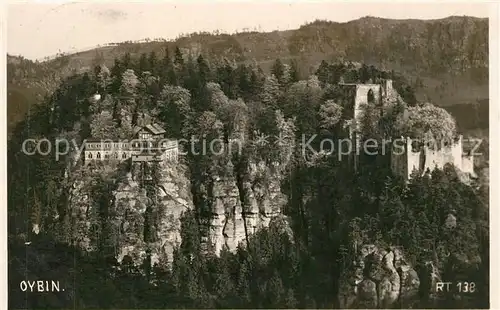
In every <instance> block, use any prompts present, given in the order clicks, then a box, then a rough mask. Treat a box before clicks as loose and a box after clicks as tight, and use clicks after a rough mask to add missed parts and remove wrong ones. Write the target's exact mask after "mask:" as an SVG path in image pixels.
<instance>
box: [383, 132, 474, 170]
mask: <svg viewBox="0 0 500 310" xmlns="http://www.w3.org/2000/svg"><path fill="white" fill-rule="evenodd" d="M401 139H403V140H404V141H405V151H404V153H403V154H399V153H398V154H396V153H395V152H394V150H393V152H391V169H392V171H393V172H394V173H395V174H397V175H400V176H403V177H406V178H407V179H409V178H410V176H411V174H412V172H413V171H414V170H417V171H421V172H422V173H425V171H427V169H429V170H430V171H433V170H434V169H435V168H438V169H443V168H444V166H445V165H446V164H453V165H454V166H455V167H456V168H458V169H459V170H460V171H462V172H466V173H470V174H473V175H474V158H473V156H472V155H464V154H463V151H462V136H460V137H459V139H458V140H457V141H455V142H454V143H453V144H451V145H449V146H442V147H441V148H440V149H434V148H430V147H428V146H425V145H424V146H421V147H417V148H415V147H414V146H415V144H417V143H416V142H417V141H416V140H412V139H411V138H401ZM412 145H413V146H412ZM396 151H399V150H396Z"/></svg>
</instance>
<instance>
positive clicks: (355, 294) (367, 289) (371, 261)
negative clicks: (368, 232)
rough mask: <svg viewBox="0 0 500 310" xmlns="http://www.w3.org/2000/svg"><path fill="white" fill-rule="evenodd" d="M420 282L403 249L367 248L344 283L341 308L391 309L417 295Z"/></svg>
mask: <svg viewBox="0 0 500 310" xmlns="http://www.w3.org/2000/svg"><path fill="white" fill-rule="evenodd" d="M419 285H420V280H419V278H418V275H417V273H416V271H415V270H413V268H412V267H411V266H409V265H408V264H407V263H406V262H405V260H404V257H403V255H402V252H401V250H400V249H398V248H396V247H389V248H379V247H377V246H375V245H373V244H366V245H363V246H362V247H361V248H360V250H359V254H358V257H357V259H356V260H355V262H354V269H353V270H349V271H348V272H347V273H346V274H345V276H344V278H342V279H341V289H340V292H339V301H340V307H341V308H389V307H392V306H394V305H395V304H396V303H397V302H404V301H406V300H409V299H411V298H413V297H414V296H416V295H417V293H418V289H419Z"/></svg>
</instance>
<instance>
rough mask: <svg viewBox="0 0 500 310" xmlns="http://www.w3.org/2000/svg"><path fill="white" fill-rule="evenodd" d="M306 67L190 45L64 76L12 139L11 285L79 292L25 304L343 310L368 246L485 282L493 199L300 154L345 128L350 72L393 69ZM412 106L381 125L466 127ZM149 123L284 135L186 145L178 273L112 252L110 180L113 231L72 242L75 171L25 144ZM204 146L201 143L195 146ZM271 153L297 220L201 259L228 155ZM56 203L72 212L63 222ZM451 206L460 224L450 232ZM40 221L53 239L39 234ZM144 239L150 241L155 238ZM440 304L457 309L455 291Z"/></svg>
mask: <svg viewBox="0 0 500 310" xmlns="http://www.w3.org/2000/svg"><path fill="white" fill-rule="evenodd" d="M296 68H297V64H294V62H291V63H290V64H287V63H284V61H283V60H279V61H276V62H275V63H274V65H273V68H272V74H265V73H264V72H263V71H262V70H261V69H260V68H259V67H257V66H256V65H254V64H250V65H246V64H236V63H234V62H232V61H229V60H227V59H223V60H222V61H218V60H216V59H213V58H211V57H210V55H203V56H201V55H200V56H199V57H197V58H193V57H186V55H183V53H182V51H181V50H180V49H179V48H177V49H175V51H174V53H173V57H172V56H170V54H168V50H167V53H166V54H165V55H164V56H163V57H158V55H156V54H149V55H146V54H144V55H142V56H140V57H138V59H134V58H132V57H131V56H130V55H126V56H125V57H123V58H122V59H117V60H116V61H115V65H114V66H113V67H112V68H111V69H110V70H107V69H106V68H105V67H104V66H101V67H99V68H98V69H96V72H98V73H97V74H93V75H88V74H87V75H84V74H82V75H75V76H73V77H72V78H70V79H68V80H67V81H64V82H63V83H62V84H61V85H60V87H59V89H58V91H57V92H55V93H54V94H53V95H52V96H51V97H48V98H46V99H45V101H44V102H41V103H40V105H39V106H37V107H36V109H34V110H33V111H31V114H30V118H29V119H26V120H25V121H24V122H23V123H21V124H20V125H19V127H18V128H17V130H16V131H15V133H14V135H13V137H12V138H11V140H10V141H9V154H8V156H9V157H8V166H9V167H8V169H9V170H8V181H9V195H8V208H9V255H10V257H11V260H10V265H9V268H10V271H11V272H9V277H10V279H9V281H10V283H19V282H20V281H21V280H22V279H24V277H25V273H27V272H29V274H30V275H33V277H36V278H53V277H54V276H55V275H57V276H58V277H59V279H60V280H61V281H62V282H64V283H67V284H68V286H67V287H66V291H71V292H72V294H62V293H54V294H44V295H43V296H42V295H41V294H40V295H37V294H33V295H30V297H28V300H26V294H25V293H21V292H19V289H18V286H17V285H11V286H10V287H11V291H10V292H11V294H12V295H11V296H10V297H11V298H10V302H11V305H13V307H21V305H23V306H24V305H25V304H26V303H28V304H29V305H31V306H38V307H51V308H53V307H70V306H71V307H75V306H76V307H78V308H83V307H98V308H106V307H119V308H130V307H151V308H162V307H165V308H206V307H210V308H215V307H216V308H296V307H300V308H315V307H318V308H334V307H337V306H338V301H337V299H336V296H337V292H338V290H339V285H340V283H339V277H340V275H341V274H342V272H343V271H344V270H346V269H347V268H349V267H350V264H351V262H352V261H353V259H354V255H355V253H354V248H355V245H360V244H363V243H379V244H387V245H389V244H390V245H396V246H402V247H403V248H404V251H405V253H406V255H407V257H408V259H409V260H410V261H411V262H412V263H413V264H414V265H415V266H417V265H418V264H421V263H422V262H425V261H428V260H430V261H434V262H436V263H437V264H438V265H439V268H441V269H442V270H452V272H449V274H450V275H449V277H450V278H453V276H452V275H451V274H452V273H453V272H454V274H460V276H461V278H460V279H462V278H466V279H469V281H472V280H474V281H476V282H477V283H482V285H483V286H482V287H483V288H487V285H488V283H487V278H486V276H487V274H488V272H487V263H486V259H485V258H486V257H488V248H487V247H488V242H487V239H488V238H487V235H488V234H487V225H485V222H486V223H487V212H486V211H485V210H486V209H487V208H486V207H485V202H484V201H482V200H481V199H480V196H479V194H478V193H477V191H476V190H475V189H474V188H473V187H470V186H468V185H465V184H464V183H462V182H461V181H460V179H459V177H458V176H457V174H456V173H455V171H454V169H453V168H447V169H445V171H440V170H436V171H433V172H432V173H428V174H426V175H424V176H415V178H413V179H412V180H411V181H410V183H409V184H407V183H406V182H404V180H400V179H399V178H398V177H396V176H394V175H392V173H391V171H389V169H387V167H384V166H379V165H370V166H369V167H368V168H367V169H366V170H364V172H363V173H362V174H355V173H353V172H352V169H351V167H350V166H348V165H346V163H345V162H342V161H338V160H337V159H335V158H332V157H324V158H321V159H320V160H318V161H316V162H314V164H308V163H306V162H305V160H304V158H303V157H302V156H301V154H300V151H301V150H300V149H299V148H298V147H297V145H298V143H299V142H300V139H301V136H302V135H312V134H318V133H322V134H323V131H325V130H326V131H327V133H326V135H328V136H329V137H331V136H333V135H335V134H337V133H338V131H337V130H336V128H337V127H339V125H341V124H342V120H343V119H342V115H343V109H344V108H343V106H342V105H341V99H342V98H341V94H340V93H339V92H338V88H336V87H335V86H334V85H336V84H338V83H339V82H340V81H342V80H343V81H345V82H365V81H368V80H370V79H371V80H372V81H373V82H377V81H379V80H380V79H382V78H384V77H388V76H389V75H390V73H387V72H382V71H379V70H376V69H375V68H373V69H371V68H369V67H366V66H363V67H361V68H357V67H355V66H353V65H352V64H348V63H343V62H339V63H330V64H329V63H328V62H326V61H324V62H322V63H321V65H320V67H319V69H318V71H317V72H316V74H315V75H311V76H310V77H308V79H306V80H300V81H299V80H298V75H297V69H296ZM401 85H402V86H401V87H403V88H404V89H406V90H407V91H408V93H407V94H406V96H403V97H406V98H404V99H405V100H406V99H407V98H410V99H411V98H412V94H411V88H406V86H405V85H404V84H403V83H402V82H401ZM96 92H99V93H102V100H100V101H98V102H95V103H91V102H90V101H89V100H85V99H84V98H89V97H90V96H91V95H93V94H95V93H96ZM407 103H408V105H409V106H410V107H409V108H406V109H405V107H402V106H397V107H395V108H394V110H391V111H390V113H389V114H387V115H388V116H387V117H385V118H384V122H386V123H383V124H381V123H377V124H376V126H378V127H377V128H391V130H392V128H398V129H399V130H400V131H401V132H402V133H404V134H408V135H417V136H418V135H422V134H426V133H427V132H431V133H432V134H433V135H434V136H435V137H438V138H442V139H444V138H448V137H451V136H452V134H453V133H454V131H455V125H454V122H453V119H452V118H451V117H450V116H449V114H447V113H446V112H445V111H444V110H442V109H440V108H436V107H434V106H430V105H423V106H419V105H416V106H412V104H413V103H411V102H407ZM405 111H406V112H405ZM47 120H51V121H50V122H48V121H47ZM148 120H155V121H157V122H160V123H161V124H162V125H163V126H164V127H165V128H166V130H167V132H168V135H169V136H171V137H176V138H181V137H189V136H195V137H198V138H200V137H208V138H222V139H223V140H224V141H225V142H226V143H227V142H228V141H229V140H230V139H232V138H239V137H243V138H245V139H254V138H256V137H258V136H261V135H264V136H265V135H269V136H273V137H280V139H279V141H278V142H279V143H278V144H277V145H276V147H274V146H273V147H271V146H269V145H265V144H263V145H260V146H259V145H254V144H248V145H247V144H246V145H245V147H246V148H247V149H245V150H246V152H245V153H244V154H243V155H242V156H239V155H238V154H229V153H223V154H222V155H221V156H201V155H198V154H199V153H196V152H190V153H189V154H188V156H187V158H186V162H187V166H188V167H189V173H190V178H191V179H190V181H191V183H192V184H193V186H192V187H193V188H192V189H191V191H192V193H193V197H194V198H193V201H194V205H195V210H193V212H189V213H187V214H186V216H185V217H184V219H183V222H182V229H181V235H182V244H181V245H180V247H179V248H177V249H175V251H174V260H173V263H172V266H171V268H167V266H165V265H164V264H162V263H159V264H156V265H154V266H151V264H148V262H147V260H146V261H145V263H144V265H143V266H136V265H134V264H133V263H132V262H131V260H129V259H124V260H123V261H122V262H121V263H118V262H117V261H116V259H115V258H114V255H111V254H110V253H112V252H113V249H112V248H111V247H110V245H109V240H110V239H111V238H112V236H111V233H109V224H110V223H108V222H107V221H106V219H107V216H108V215H107V213H106V212H108V207H109V204H110V203H111V202H110V199H109V198H110V197H111V195H112V187H111V185H110V184H111V183H112V180H113V179H114V178H115V176H114V175H113V174H110V175H107V176H106V177H100V178H95V180H94V181H93V182H92V184H93V186H94V187H93V192H94V193H95V197H96V199H97V201H98V210H100V212H99V213H98V214H95V215H92V216H94V217H95V218H96V221H95V224H96V227H97V228H96V230H95V232H96V233H95V236H93V237H92V238H96V239H99V240H100V242H99V243H98V247H99V249H98V250H99V251H96V252H92V253H89V252H85V251H83V250H82V249H80V248H78V247H76V246H74V245H72V244H73V241H74V240H71V236H72V235H71V233H72V229H76V228H71V227H72V224H73V223H72V222H71V212H72V210H69V209H68V207H69V206H68V205H67V199H68V197H67V195H68V194H67V193H68V191H67V189H68V186H72V185H71V182H70V179H68V176H65V171H66V172H67V170H66V168H67V167H68V165H67V162H65V161H54V160H53V158H49V157H43V156H30V157H29V156H26V155H24V154H22V153H21V152H19V151H18V150H19V147H20V145H21V141H23V139H26V138H32V137H33V136H37V137H47V138H49V139H55V138H57V137H76V139H77V140H79V141H81V140H83V139H86V138H89V137H94V138H107V137H110V136H113V137H114V136H127V135H130V130H131V128H132V126H133V125H136V124H141V123H146V122H148ZM76 123H78V124H81V126H75V124H76ZM384 126H385V127H384ZM398 126H399V127H398ZM384 130H385V129H384ZM384 130H382V132H384V133H390V132H391V131H390V130H385V131H384ZM412 130H413V131H412ZM202 146H203V145H202V144H201V143H198V144H196V145H195V151H199V150H200V149H201V147H202ZM260 160H262V161H265V162H273V163H274V162H278V163H281V164H282V165H281V166H279V167H280V168H282V173H284V175H285V177H284V179H283V181H282V184H281V187H282V188H281V191H282V192H283V193H284V194H285V195H286V196H287V199H288V201H287V204H286V208H285V210H282V212H283V213H284V215H285V216H286V217H287V218H288V222H289V223H288V224H286V225H285V224H283V223H282V222H280V221H276V222H273V223H272V224H271V225H270V227H269V228H268V229H262V230H259V231H257V232H256V233H255V234H253V235H251V237H250V238H249V240H247V242H246V244H242V245H241V246H240V247H239V248H238V250H237V251H236V252H235V253H231V252H228V251H226V250H223V251H222V253H221V254H220V256H219V257H216V256H214V255H213V254H212V253H208V254H207V253H204V252H203V251H202V249H201V248H202V244H201V239H202V238H201V237H202V235H203V234H204V233H205V232H204V229H206V228H205V227H204V226H203V216H207V214H211V213H210V210H207V208H208V206H209V204H208V203H207V199H208V198H207V195H208V194H207V192H209V190H205V188H209V186H210V184H211V183H210V182H212V180H213V179H215V177H216V176H218V175H220V174H222V172H221V171H224V169H225V168H227V165H228V163H229V162H231V163H233V164H234V166H235V167H240V166H244V164H246V163H248V162H250V161H254V162H258V161H260ZM234 170H235V173H236V174H237V178H240V179H241V178H244V177H246V175H245V173H246V172H245V171H240V170H238V169H237V168H235V169H234ZM267 177H271V176H269V175H267ZM238 181H240V180H238ZM59 185H60V186H59ZM202 185H203V186H202ZM55 210H56V211H57V214H58V215H59V217H58V218H55V219H54V217H52V216H51V215H52V214H53V213H54V212H55ZM450 214H451V215H453V216H454V217H455V218H456V219H457V220H456V225H451V226H450V225H445V224H446V223H448V222H449V218H450ZM151 218H153V217H152V215H151ZM148 219H150V218H149V217H148ZM33 223H36V224H39V226H40V227H42V228H43V231H44V233H43V234H40V235H38V236H36V235H33V234H32V233H31V227H32V224H33ZM284 226H287V227H288V226H289V227H288V229H285V228H284ZM51 227H53V228H54V229H50V228H51ZM290 231H291V233H290ZM144 234H145V235H148V237H145V238H150V237H149V235H151V232H145V233H144ZM23 238H24V239H23ZM26 238H29V239H30V240H31V241H32V246H31V247H29V248H27V247H26V246H25V245H24V243H23V240H25V239H26ZM151 238H152V237H151ZM450 253H452V254H451V255H449V254H450ZM26 257H27V258H26ZM148 259H151V257H149V258H148ZM477 270H481V272H478V271H477ZM49 275H50V277H49ZM467 277H468V278H467ZM447 279H448V278H447ZM453 279H455V278H453ZM485 291H487V290H486V289H485ZM480 300H484V295H481V296H479V297H477V298H476V299H475V300H473V301H472V302H471V305H472V306H475V307H478V306H481V305H482V304H479V301H480ZM417 306H420V307H424V306H426V304H425V303H421V304H417ZM439 306H451V307H453V306H458V304H457V303H453V301H449V300H447V301H445V302H444V303H443V304H439Z"/></svg>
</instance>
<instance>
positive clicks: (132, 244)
mask: <svg viewBox="0 0 500 310" xmlns="http://www.w3.org/2000/svg"><path fill="white" fill-rule="evenodd" d="M149 168H152V167H149ZM153 169H157V171H156V173H157V175H158V180H157V182H156V183H155V184H152V183H144V182H143V178H142V176H143V175H142V170H141V167H138V166H132V169H131V172H129V173H126V174H125V175H122V176H120V177H117V178H116V180H115V181H112V183H113V184H112V185H113V188H114V190H113V191H112V192H111V193H110V195H109V201H107V205H108V207H107V210H106V212H105V213H106V215H105V216H103V210H101V208H102V207H101V206H100V204H102V202H100V201H98V200H99V198H98V197H95V192H93V191H92V186H93V185H92V184H93V183H95V180H96V177H97V173H101V174H105V173H106V172H105V171H102V170H101V171H97V172H96V171H87V172H86V173H84V175H85V177H79V178H78V181H75V182H74V183H73V186H72V188H71V191H70V197H69V210H70V211H71V213H70V216H69V218H70V220H71V223H72V227H74V231H73V236H74V238H75V239H76V242H77V244H78V245H79V246H80V247H81V248H82V249H84V250H87V251H96V250H98V249H99V247H98V246H99V244H100V242H101V241H102V238H105V240H106V244H107V245H108V247H109V248H112V249H113V250H114V254H115V257H116V259H117V261H118V262H121V261H122V260H123V259H124V257H125V256H128V257H130V258H131V259H132V262H133V263H134V264H137V265H140V264H142V262H143V261H144V259H145V258H146V257H147V256H148V255H150V257H151V263H152V264H155V263H163V264H169V263H171V262H172V260H173V250H174V248H175V247H176V246H178V245H179V244H180V242H181V238H180V230H181V222H180V220H181V218H182V216H183V214H184V212H185V211H187V210H190V209H193V208H194V207H193V203H192V198H191V192H190V182H189V179H188V177H187V173H186V170H187V169H186V167H185V166H184V165H181V164H179V163H175V162H168V161H164V162H160V163H159V164H158V166H157V167H154V168H153ZM115 172H116V171H115ZM145 179H148V178H145ZM106 199H107V198H106ZM146 232H147V235H148V236H146Z"/></svg>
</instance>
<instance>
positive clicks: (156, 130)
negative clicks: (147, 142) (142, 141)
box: [134, 123, 166, 135]
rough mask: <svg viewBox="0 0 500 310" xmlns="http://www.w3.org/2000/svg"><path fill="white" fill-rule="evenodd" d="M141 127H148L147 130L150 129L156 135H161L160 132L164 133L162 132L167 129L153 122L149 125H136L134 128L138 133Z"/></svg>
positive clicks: (135, 132)
mask: <svg viewBox="0 0 500 310" xmlns="http://www.w3.org/2000/svg"><path fill="white" fill-rule="evenodd" d="M141 129H146V130H148V131H149V132H151V133H152V134H154V135H159V134H162V133H165V132H166V131H165V129H163V128H162V127H161V126H160V125H158V124H157V123H152V124H149V125H146V126H142V127H139V126H136V127H135V128H134V134H137V133H138V132H139V131H140V130H141Z"/></svg>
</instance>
